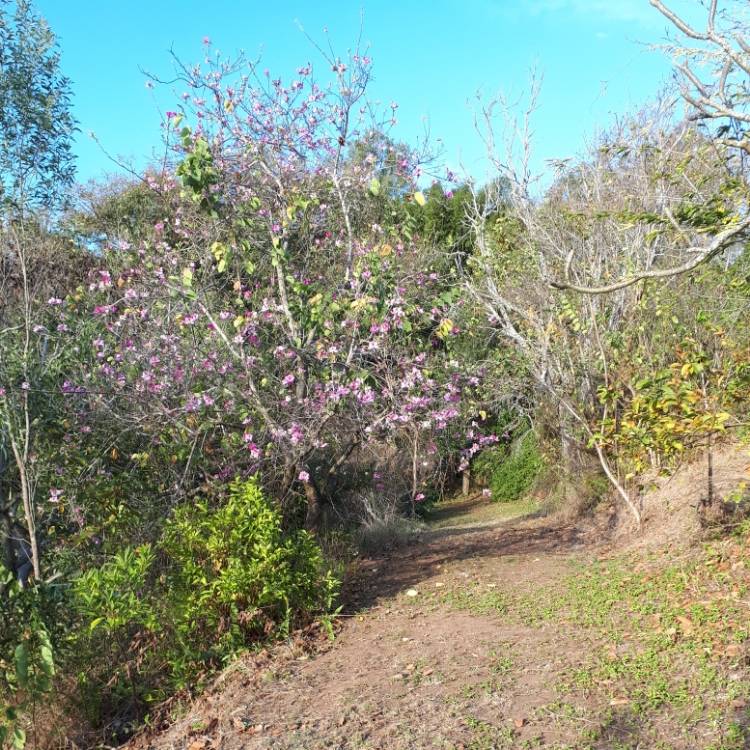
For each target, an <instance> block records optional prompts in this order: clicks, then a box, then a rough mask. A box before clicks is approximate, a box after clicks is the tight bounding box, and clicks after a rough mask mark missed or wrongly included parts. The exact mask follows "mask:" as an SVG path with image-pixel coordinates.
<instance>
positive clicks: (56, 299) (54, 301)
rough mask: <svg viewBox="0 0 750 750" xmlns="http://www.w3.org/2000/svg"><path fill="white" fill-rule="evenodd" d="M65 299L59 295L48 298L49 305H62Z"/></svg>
mask: <svg viewBox="0 0 750 750" xmlns="http://www.w3.org/2000/svg"><path fill="white" fill-rule="evenodd" d="M62 303H63V301H62V300H61V299H60V298H59V297H50V298H49V299H48V300H47V304H48V305H62Z"/></svg>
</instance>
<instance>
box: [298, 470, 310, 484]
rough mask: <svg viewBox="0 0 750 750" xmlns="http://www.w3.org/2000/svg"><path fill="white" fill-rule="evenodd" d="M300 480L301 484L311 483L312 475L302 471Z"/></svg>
mask: <svg viewBox="0 0 750 750" xmlns="http://www.w3.org/2000/svg"><path fill="white" fill-rule="evenodd" d="M298 479H299V481H300V482H305V483H307V482H309V481H310V475H309V474H308V473H307V472H306V471H301V472H300V473H299V477H298Z"/></svg>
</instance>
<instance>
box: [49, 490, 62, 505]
mask: <svg viewBox="0 0 750 750" xmlns="http://www.w3.org/2000/svg"><path fill="white" fill-rule="evenodd" d="M62 493H63V491H62V490H58V489H56V488H54V487H50V490H49V501H50V502H51V503H59V502H60V498H61V497H62Z"/></svg>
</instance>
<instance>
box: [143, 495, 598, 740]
mask: <svg viewBox="0 0 750 750" xmlns="http://www.w3.org/2000/svg"><path fill="white" fill-rule="evenodd" d="M488 508H489V510H490V512H489V513H488V512H487V511H488ZM493 508H494V509H497V506H488V505H487V503H482V502H481V501H479V500H472V501H471V502H464V503H454V504H452V505H451V506H450V507H448V508H446V509H444V510H441V511H440V512H439V513H438V514H436V521H439V523H440V524H442V525H445V524H446V523H449V524H450V523H451V522H452V521H455V522H456V523H457V524H460V525H456V526H449V527H447V528H446V527H444V528H429V529H428V530H426V531H425V532H424V533H423V534H422V535H421V537H420V538H419V539H418V540H415V542H414V544H413V546H411V548H405V549H404V548H402V549H399V550H396V551H393V552H391V553H389V554H386V555H380V556H377V557H371V558H368V559H364V560H361V561H360V563H359V565H358V570H357V572H356V573H355V575H354V576H353V577H352V578H351V579H350V580H349V582H348V585H347V587H346V591H345V601H346V609H345V612H344V616H343V618H342V619H343V620H344V625H343V627H342V629H341V631H340V633H339V634H338V636H337V638H336V640H335V643H334V644H333V645H332V647H330V648H328V649H327V650H325V652H324V653H317V654H316V655H313V656H309V655H308V654H301V655H300V656H297V657H295V649H294V647H291V648H290V649H289V653H288V654H285V655H282V656H281V657H279V656H278V655H277V656H276V657H275V658H274V659H272V660H271V661H270V662H269V663H268V665H266V667H265V668H264V669H260V670H259V669H257V665H256V664H254V663H248V665H247V671H246V672H245V670H244V669H243V666H242V664H241V663H240V664H238V665H237V667H236V668H235V670H234V671H233V673H232V674H230V675H227V676H225V677H224V679H223V681H222V685H221V686H218V685H217V686H216V688H214V690H212V691H211V692H210V693H209V694H208V695H206V696H204V698H202V699H201V700H200V701H199V703H198V705H196V707H195V710H194V711H191V712H190V714H189V715H188V716H187V717H185V718H184V719H183V720H182V721H179V722H178V723H177V724H175V725H174V726H173V727H171V729H170V730H169V731H168V732H167V733H166V734H165V735H162V736H160V737H159V738H158V740H153V741H151V742H144V743H143V744H145V745H150V746H155V747H156V746H158V747H160V748H163V747H174V748H177V747H190V748H191V750H201V749H202V748H211V747H221V748H227V749H229V748H272V747H273V748H289V749H291V748H299V749H300V750H301V749H302V748H304V749H306V750H307V749H312V748H326V749H329V748H378V749H379V748H384V749H385V748H394V749H395V748H432V747H436V748H455V749H458V748H469V747H476V748H482V747H487V748H492V747H495V746H497V747H500V746H501V745H496V742H498V741H500V740H499V739H498V738H500V737H503V736H504V737H507V739H508V740H511V739H513V740H514V741H516V740H517V741H521V742H523V741H524V740H525V739H527V738H539V739H541V738H544V740H545V741H555V742H557V741H560V742H563V741H564V740H565V739H566V738H565V736H564V734H565V733H564V732H560V731H557V730H544V731H539V729H540V727H538V726H537V723H538V722H536V721H535V720H534V719H533V717H532V715H533V714H534V711H535V710H536V709H537V708H539V707H540V706H543V705H545V704H546V703H548V702H549V701H550V700H552V699H553V697H554V696H553V694H552V691H551V689H550V683H551V679H552V676H553V675H554V674H556V673H557V672H559V671H560V670H561V669H563V668H564V667H566V666H568V665H570V664H574V663H576V662H577V656H578V654H579V652H580V649H581V648H585V645H584V644H583V643H581V642H579V641H578V640H576V641H574V642H572V643H566V644H561V640H560V629H559V627H552V626H551V625H550V626H549V627H539V626H538V625H527V626H525V625H523V624H520V623H519V622H518V621H517V618H513V620H514V621H508V620H506V618H504V617H503V616H502V614H503V612H502V610H503V609H504V606H505V605H504V603H503V602H502V601H501V599H502V596H501V592H504V591H508V590H512V591H514V592H516V593H530V594H533V592H534V590H535V589H537V588H538V587H541V586H550V585H551V584H553V583H554V582H555V581H556V580H559V579H560V578H561V577H562V576H563V575H565V574H566V573H569V572H570V563H571V561H572V560H576V559H579V558H580V557H581V555H582V549H583V547H582V545H583V539H582V538H581V534H580V532H579V531H577V530H576V529H575V528H574V527H573V526H562V527H561V526H554V525H550V524H548V523H544V522H542V521H538V520H519V519H518V518H507V517H506V518H503V517H501V518H499V519H498V518H497V516H498V513H497V511H496V510H494V511H493ZM513 510H514V509H513V508H511V509H510V513H512V512H513ZM500 511H501V513H502V514H503V515H506V516H507V515H508V513H509V509H507V508H506V509H500ZM466 592H471V593H470V597H473V596H474V595H475V594H476V599H477V602H476V604H477V608H478V609H477V611H472V609H473V607H472V601H471V600H468V601H465V594H466ZM462 597H463V598H462ZM561 645H564V648H561ZM243 672H244V673H243ZM543 723H546V724H549V722H543ZM483 735H486V743H485V742H484V740H482V737H483ZM477 738H479V739H477ZM477 742H480V744H476V743H477ZM482 743H483V744H482Z"/></svg>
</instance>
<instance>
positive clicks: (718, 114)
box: [550, 0, 750, 294]
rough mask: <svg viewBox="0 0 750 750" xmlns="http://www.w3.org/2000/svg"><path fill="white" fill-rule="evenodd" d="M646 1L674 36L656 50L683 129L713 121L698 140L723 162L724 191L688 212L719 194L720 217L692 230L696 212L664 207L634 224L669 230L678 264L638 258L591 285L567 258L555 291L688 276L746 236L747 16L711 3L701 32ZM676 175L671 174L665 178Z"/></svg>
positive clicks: (657, 0) (655, 0)
mask: <svg viewBox="0 0 750 750" xmlns="http://www.w3.org/2000/svg"><path fill="white" fill-rule="evenodd" d="M650 2H651V5H652V6H653V7H654V8H656V9H657V10H658V11H659V12H660V13H662V15H664V17H665V18H666V19H667V20H668V21H669V22H670V23H671V24H672V27H673V28H674V30H675V31H676V32H677V35H678V37H677V39H676V40H672V41H670V42H669V43H667V44H665V45H662V48H663V49H664V50H666V51H667V52H668V53H669V54H670V55H671V56H672V57H673V59H674V66H675V74H676V79H677V84H678V89H679V93H680V96H681V98H682V100H683V101H684V103H685V105H686V115H687V117H686V120H687V123H698V124H701V125H709V124H711V123H714V122H716V123H717V125H718V126H717V127H716V128H715V129H713V130H711V131H708V132H706V133H705V135H704V139H705V140H704V144H705V145H706V146H708V147H710V148H712V149H713V150H714V151H715V153H716V154H717V156H718V157H719V158H720V159H721V160H722V161H723V162H724V164H725V168H726V179H725V181H724V184H723V185H714V187H715V188H716V190H715V192H714V193H713V194H711V193H708V192H707V191H706V190H705V189H704V190H702V191H700V192H698V193H696V195H694V196H691V200H692V203H693V206H694V207H695V208H696V209H700V208H701V207H705V206H710V205H711V204H712V203H713V202H715V201H716V199H717V197H718V196H719V195H721V197H722V200H723V203H724V206H723V207H724V210H723V211H722V212H721V213H720V214H718V215H716V217H715V220H714V221H713V223H711V222H705V223H703V224H701V225H696V223H695V221H694V219H695V212H693V213H691V214H685V215H683V216H679V215H678V214H677V213H676V212H675V211H674V208H675V206H674V203H672V202H669V201H666V202H664V204H663V205H662V206H661V207H659V209H658V211H657V212H656V213H655V214H654V215H648V216H643V217H642V218H641V221H643V222H645V223H648V224H650V226H649V231H653V230H658V229H659V227H660V226H663V227H667V228H669V227H670V226H671V227H672V228H674V230H676V232H677V236H678V238H679V240H680V242H679V243H678V244H677V245H676V246H677V247H679V248H680V257H679V258H674V257H673V258H668V259H667V258H664V257H661V256H659V255H655V256H654V255H650V254H649V253H648V252H644V253H643V254H642V255H643V256H644V258H645V259H648V258H650V259H651V262H645V263H640V264H629V263H623V264H622V266H621V268H620V269H619V272H614V273H613V274H612V275H611V277H610V278H609V279H607V280H606V281H605V280H603V279H601V280H599V281H598V282H597V280H594V279H592V278H590V277H588V278H587V277H586V276H585V274H581V273H580V272H579V273H576V272H575V270H574V266H575V263H576V260H577V258H576V257H575V253H573V254H571V256H570V258H569V259H568V262H567V263H566V265H565V268H564V272H563V274H562V275H561V276H557V277H551V279H550V284H551V286H552V287H553V288H555V289H560V290H571V291H575V292H581V293H587V294H609V293H611V292H616V291H618V290H621V289H625V288H627V287H629V286H632V285H634V284H637V283H638V282H640V281H644V280H648V279H665V278H669V277H671V276H676V275H680V274H684V273H688V272H690V271H692V270H694V269H695V268H697V267H698V266H700V265H702V264H704V263H707V262H709V261H710V260H712V259H714V258H716V257H718V256H720V255H721V254H723V253H725V252H726V251H727V250H728V249H730V248H732V247H735V246H736V245H737V244H738V243H740V242H742V241H743V240H745V239H746V238H747V237H748V230H750V215H748V210H747V203H748V196H747V189H746V180H745V177H746V166H745V160H746V158H747V156H748V155H750V137H749V136H748V133H750V129H749V128H748V126H749V125H750V110H749V109H748V101H750V88H749V81H750V78H749V76H750V46H749V45H748V42H747V29H748V18H747V9H744V10H743V9H742V8H740V7H739V6H736V7H735V5H734V4H732V6H731V7H727V8H725V9H723V10H721V9H720V8H719V3H718V0H711V2H710V4H709V6H708V9H707V17H706V25H705V28H704V29H703V30H699V29H697V28H695V27H694V26H693V25H691V24H690V23H688V21H686V20H685V19H684V18H683V17H681V16H680V15H678V14H677V13H676V12H674V11H673V10H671V9H670V8H669V7H668V6H667V5H665V4H664V3H663V2H662V1H661V0H650ZM698 71H701V72H700V73H699V72H698ZM687 123H686V125H685V126H683V127H684V128H685V129H687V128H688V127H689V126H688V124H687ZM678 175H679V173H678V172H674V171H673V172H672V176H678ZM735 180H737V181H738V183H735ZM681 197H682V198H683V199H684V198H685V197H686V196H685V195H684V194H683V195H682V196H681Z"/></svg>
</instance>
